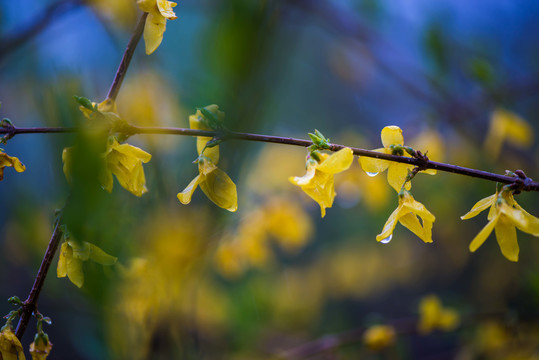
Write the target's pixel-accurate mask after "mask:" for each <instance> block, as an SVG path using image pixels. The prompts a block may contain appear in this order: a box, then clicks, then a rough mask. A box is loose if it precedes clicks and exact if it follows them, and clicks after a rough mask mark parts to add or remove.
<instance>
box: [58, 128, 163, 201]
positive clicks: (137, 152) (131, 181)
mask: <svg viewBox="0 0 539 360" xmlns="http://www.w3.org/2000/svg"><path fill="white" fill-rule="evenodd" d="M73 151H74V149H73V148H72V147H69V148H65V149H64V151H63V152H62V161H63V163H64V168H63V169H64V175H65V176H66V178H67V179H68V181H71V168H72V167H73ZM151 158H152V155H151V154H149V153H147V152H146V151H144V150H142V149H140V148H138V147H136V146H133V145H129V144H120V143H119V142H118V140H117V139H116V138H115V137H113V136H111V137H109V140H108V142H107V150H106V151H105V153H104V154H103V169H102V171H101V173H100V175H99V180H100V182H101V186H102V187H103V189H105V190H107V191H108V192H111V191H112V187H113V184H114V181H113V178H112V175H113V174H114V175H116V179H118V182H119V183H120V185H121V186H122V187H123V188H124V189H126V190H127V191H129V192H130V193H132V194H133V195H136V196H139V197H140V196H142V195H143V194H145V193H146V192H148V189H147V188H146V177H145V176H144V168H143V167H142V164H143V163H147V162H148V161H150V160H151Z"/></svg>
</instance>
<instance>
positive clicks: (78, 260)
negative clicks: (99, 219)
mask: <svg viewBox="0 0 539 360" xmlns="http://www.w3.org/2000/svg"><path fill="white" fill-rule="evenodd" d="M88 259H90V260H92V261H95V262H96V263H98V264H101V265H113V264H114V263H115V262H116V260H118V259H117V258H116V257H114V256H111V255H109V254H107V253H106V252H104V251H103V250H101V249H100V248H98V247H97V246H95V245H94V244H91V243H88V242H83V243H77V242H75V241H71V240H68V241H65V242H64V243H63V244H62V247H61V249H60V258H59V259H58V267H57V269H56V274H57V276H58V277H59V278H62V277H66V275H67V277H68V278H69V280H71V282H72V283H73V284H75V285H76V286H78V287H82V285H83V284H84V273H83V272H82V262H83V261H87V260H88Z"/></svg>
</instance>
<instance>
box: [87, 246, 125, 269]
mask: <svg viewBox="0 0 539 360" xmlns="http://www.w3.org/2000/svg"><path fill="white" fill-rule="evenodd" d="M86 244H87V246H88V248H89V253H90V260H92V261H95V262H96V263H98V264H101V265H112V264H114V263H116V260H118V258H117V257H114V256H112V255H109V254H107V253H106V252H104V251H103V250H101V249H100V248H98V247H97V246H95V245H94V244H91V243H86Z"/></svg>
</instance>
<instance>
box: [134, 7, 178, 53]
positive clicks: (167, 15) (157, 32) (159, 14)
mask: <svg viewBox="0 0 539 360" xmlns="http://www.w3.org/2000/svg"><path fill="white" fill-rule="evenodd" d="M137 5H138V7H139V8H140V10H142V11H144V12H147V13H148V17H147V18H146V24H145V26H144V43H145V44H146V54H147V55H150V54H151V53H153V52H154V51H155V50H156V49H157V48H158V47H159V45H161V42H162V41H163V33H164V32H165V30H166V27H167V20H174V19H177V18H178V17H177V16H176V14H175V13H174V10H172V8H173V7H174V6H176V5H177V4H176V3H175V2H172V1H166V0H138V1H137Z"/></svg>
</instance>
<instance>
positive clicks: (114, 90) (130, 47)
mask: <svg viewBox="0 0 539 360" xmlns="http://www.w3.org/2000/svg"><path fill="white" fill-rule="evenodd" d="M147 17H148V13H142V15H140V18H139V20H138V23H137V25H136V26H135V30H134V31H133V34H132V35H131V39H129V42H128V43H127V47H126V48H125V51H124V54H123V56H122V60H121V61H120V65H119V66H118V70H116V75H115V76H114V80H113V81H112V85H111V86H110V89H109V93H108V94H107V99H110V100H113V101H114V100H116V97H117V96H118V92H119V91H120V87H121V86H122V82H123V80H124V77H125V74H126V73H127V69H128V68H129V63H130V62H131V59H132V58H133V54H134V53H135V49H136V48H137V45H138V42H139V41H140V38H141V36H142V33H143V32H144V24H145V23H146V18H147Z"/></svg>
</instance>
